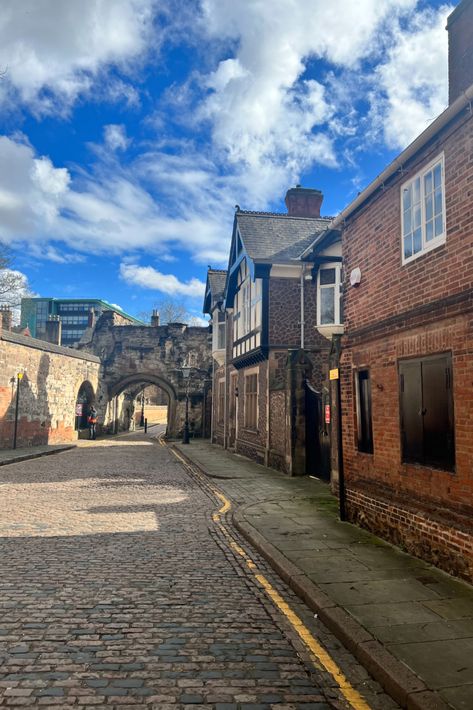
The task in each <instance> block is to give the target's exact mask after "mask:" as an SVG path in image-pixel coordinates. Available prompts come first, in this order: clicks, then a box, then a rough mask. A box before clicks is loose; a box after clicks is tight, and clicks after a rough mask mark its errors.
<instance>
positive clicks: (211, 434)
mask: <svg viewBox="0 0 473 710" xmlns="http://www.w3.org/2000/svg"><path fill="white" fill-rule="evenodd" d="M211 392H212V407H211V410H210V443H211V444H213V440H214V407H215V398H214V393H215V358H214V357H213V355H212V390H211Z"/></svg>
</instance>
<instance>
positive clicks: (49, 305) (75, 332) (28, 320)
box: [20, 298, 143, 346]
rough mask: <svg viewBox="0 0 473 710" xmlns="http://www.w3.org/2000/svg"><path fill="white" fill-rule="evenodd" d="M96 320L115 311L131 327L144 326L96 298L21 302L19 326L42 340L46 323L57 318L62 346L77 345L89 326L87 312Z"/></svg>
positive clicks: (44, 299)
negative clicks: (60, 328) (104, 313)
mask: <svg viewBox="0 0 473 710" xmlns="http://www.w3.org/2000/svg"><path fill="white" fill-rule="evenodd" d="M91 311H93V312H94V313H95V316H96V317H97V318H98V317H99V316H100V315H101V314H102V313H103V312H104V311H115V313H118V314H119V315H121V316H122V317H123V318H126V319H128V320H129V321H130V325H133V324H135V325H143V322H142V321H140V320H138V319H137V318H133V316H130V315H128V314H127V313H125V312H124V311H122V310H121V309H120V308H117V306H113V305H112V304H111V303H107V301H101V300H100V299H95V298H89V299H85V298H23V299H22V300H21V321H20V322H21V326H22V327H24V328H26V326H28V328H29V331H30V333H31V335H32V336H33V338H39V339H41V338H45V336H46V322H47V321H48V319H49V317H50V316H59V318H60V320H61V324H62V340H61V342H62V344H63V345H66V346H67V345H73V344H74V343H77V342H79V340H80V339H81V337H82V335H83V333H84V331H85V329H86V328H87V325H88V323H89V317H90V312H91Z"/></svg>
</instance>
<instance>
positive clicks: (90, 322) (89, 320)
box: [87, 308, 97, 328]
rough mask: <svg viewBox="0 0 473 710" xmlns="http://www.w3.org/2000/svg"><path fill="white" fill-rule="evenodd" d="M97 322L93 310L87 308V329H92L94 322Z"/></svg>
mask: <svg viewBox="0 0 473 710" xmlns="http://www.w3.org/2000/svg"><path fill="white" fill-rule="evenodd" d="M96 320H97V314H96V312H95V311H94V309H93V308H89V313H88V316H87V328H94V327H95V322H96Z"/></svg>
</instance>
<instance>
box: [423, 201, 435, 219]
mask: <svg viewBox="0 0 473 710" xmlns="http://www.w3.org/2000/svg"><path fill="white" fill-rule="evenodd" d="M433 207H434V205H433V201H432V195H428V196H427V197H426V198H425V219H426V220H429V219H432V217H433Z"/></svg>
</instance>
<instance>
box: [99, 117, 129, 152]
mask: <svg viewBox="0 0 473 710" xmlns="http://www.w3.org/2000/svg"><path fill="white" fill-rule="evenodd" d="M103 132H104V138H105V145H106V146H107V147H108V148H110V150H126V149H127V148H128V145H129V143H130V141H129V139H128V138H127V135H126V128H125V126H123V125H121V124H116V123H110V124H108V125H107V126H104V129H103Z"/></svg>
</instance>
